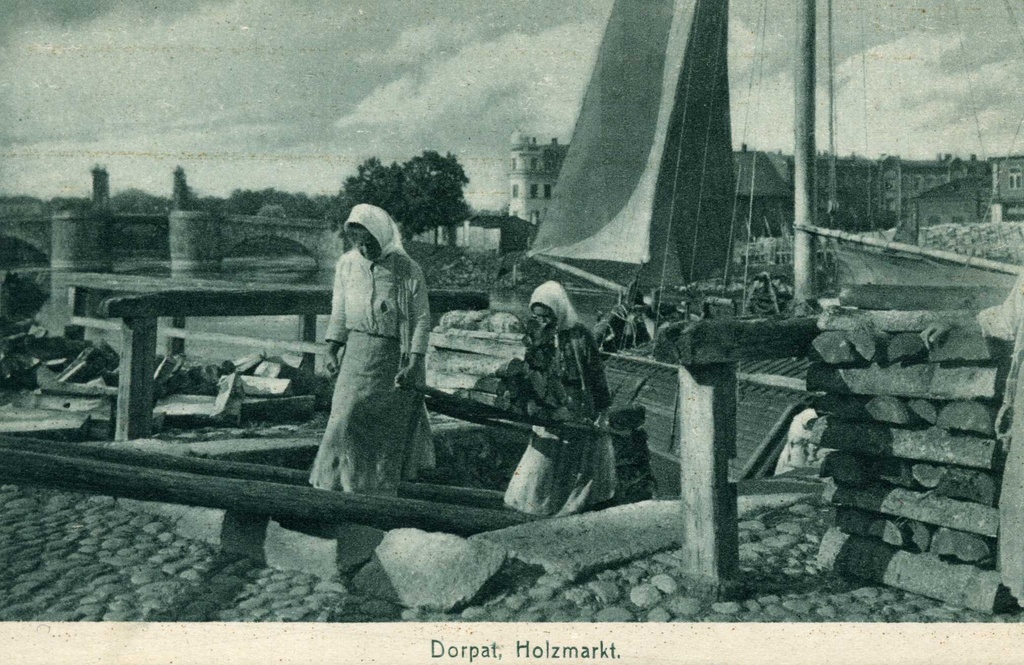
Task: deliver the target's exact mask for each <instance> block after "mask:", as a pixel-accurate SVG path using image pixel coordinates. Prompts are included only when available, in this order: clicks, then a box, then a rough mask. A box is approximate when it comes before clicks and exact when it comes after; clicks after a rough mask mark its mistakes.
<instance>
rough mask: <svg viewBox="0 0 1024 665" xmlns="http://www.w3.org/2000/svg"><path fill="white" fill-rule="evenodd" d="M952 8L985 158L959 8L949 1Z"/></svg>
mask: <svg viewBox="0 0 1024 665" xmlns="http://www.w3.org/2000/svg"><path fill="white" fill-rule="evenodd" d="M950 6H952V8H953V20H955V21H956V29H957V38H958V40H959V43H960V64H961V65H962V66H963V69H964V75H965V76H966V77H967V90H968V92H969V93H970V96H971V112H972V113H973V115H974V128H975V130H976V131H977V132H978V145H979V146H981V158H982V159H985V155H986V150H985V137H984V136H982V134H981V118H979V117H978V101H977V98H976V97H975V94H974V79H972V78H971V73H970V70H969V69H968V68H967V49H966V48H964V26H963V24H962V23H961V22H960V10H959V9H957V7H956V3H955V2H953V3H950Z"/></svg>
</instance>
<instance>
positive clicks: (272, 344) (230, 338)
mask: <svg viewBox="0 0 1024 665" xmlns="http://www.w3.org/2000/svg"><path fill="white" fill-rule="evenodd" d="M160 334H161V335H166V336H168V337H180V338H181V339H185V340H192V341H196V342H214V343H216V344H225V345H233V346H248V347H252V348H258V349H263V350H265V351H285V352H290V353H303V354H306V353H312V354H319V353H327V345H326V344H318V343H316V342H296V341H292V340H282V339H266V338H262V337H246V336H244V335H229V334H226V333H217V332H207V331H205V330H182V329H178V328H165V329H164V330H161V331H160Z"/></svg>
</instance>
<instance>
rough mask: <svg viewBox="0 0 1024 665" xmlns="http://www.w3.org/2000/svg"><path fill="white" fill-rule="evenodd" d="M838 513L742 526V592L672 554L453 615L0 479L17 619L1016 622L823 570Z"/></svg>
mask: <svg viewBox="0 0 1024 665" xmlns="http://www.w3.org/2000/svg"><path fill="white" fill-rule="evenodd" d="M827 521H828V510H827V509H826V508H823V507H820V506H817V505H815V504H814V502H813V501H811V500H808V501H807V502H804V503H800V504H797V505H795V506H792V507H790V508H786V509H781V510H776V511H772V512H768V513H765V514H763V515H760V516H759V517H757V518H755V519H750V520H747V521H744V522H741V523H740V525H739V526H740V542H741V545H740V558H741V572H742V577H741V581H740V584H741V588H740V592H739V594H738V598H739V600H737V601H735V602H720V603H707V602H701V601H699V600H697V599H695V598H691V597H688V596H687V595H686V592H685V591H684V590H683V589H682V587H681V585H680V577H679V560H678V559H677V557H676V556H675V553H674V552H672V551H667V552H661V553H657V554H654V555H653V556H650V557H647V558H645V559H641V560H638V561H634V562H632V563H629V564H626V565H623V566H620V567H616V568H612V569H608V570H603V571H600V572H598V573H597V574H595V575H592V576H590V577H588V578H585V579H582V580H578V581H576V582H573V583H565V582H564V580H559V579H556V578H553V577H551V576H547V575H545V576H541V577H540V578H539V579H537V578H529V579H523V580H522V581H521V582H520V583H518V584H517V585H515V586H514V588H509V589H507V590H505V591H503V592H502V593H500V594H498V595H496V596H491V597H489V598H486V599H484V600H483V601H482V602H481V603H480V604H475V605H472V606H469V607H467V608H465V609H463V610H462V611H461V612H456V613H454V614H439V613H433V612H418V611H414V610H406V609H403V608H401V607H398V606H396V605H393V604H391V603H388V602H384V601H381V600H377V599H372V598H365V597H360V596H358V595H356V594H352V593H349V592H348V590H347V586H346V583H345V581H344V580H321V579H319V578H317V577H314V576H312V575H308V574H303V573H299V572H294V571H285V570H276V569H272V568H266V567H261V566H258V565H255V564H253V563H252V562H249V561H246V560H238V559H228V558H224V557H223V556H219V555H217V553H216V552H214V551H213V549H212V548H211V547H210V546H208V545H206V544H205V543H201V542H196V541H190V540H187V539H185V538H182V537H180V536H178V535H176V534H174V533H173V532H171V531H170V529H169V524H168V523H167V522H165V521H164V520H162V519H161V518H158V517H154V516H152V515H146V514H138V513H133V512H130V511H128V510H126V509H124V508H122V507H120V506H119V505H117V504H116V502H115V501H114V500H113V499H111V498H108V497H87V496H82V495H78V494H72V493H66V492H55V491H44V490H38V489H33V488H22V487H17V486H13V485H6V486H3V487H0V561H2V562H4V563H3V565H2V566H0V620H6V621H19V620H34V621H140V620H142V621H146V620H150V621H156V620H159V621H190V620H191V621H399V620H407V621H656V622H657V621H689V622H696V621H709V622H736V621H757V622H774V621H821V622H824V621H883V622H895V621H912V622H950V621H957V622H967V621H976V622H981V621H989V622H992V621H998V622H1005V621H1018V620H1020V618H1021V615H1019V614H1018V615H1008V616H1007V615H1004V616H995V617H993V616H987V615H984V614H979V613H977V612H971V611H967V610H962V609H957V608H953V607H949V606H946V605H943V604H942V603H939V602H937V601H933V600H930V599H927V598H923V597H921V596H916V595H914V594H908V593H904V592H901V591H897V590H893V589H887V588H880V587H873V586H863V585H858V584H856V583H852V582H849V581H845V580H842V579H840V578H838V577H836V576H834V575H831V574H829V573H824V572H822V571H820V570H818V568H817V566H816V564H815V556H816V553H817V548H818V541H819V539H820V538H821V535H822V534H823V533H824V531H825V528H826V525H827Z"/></svg>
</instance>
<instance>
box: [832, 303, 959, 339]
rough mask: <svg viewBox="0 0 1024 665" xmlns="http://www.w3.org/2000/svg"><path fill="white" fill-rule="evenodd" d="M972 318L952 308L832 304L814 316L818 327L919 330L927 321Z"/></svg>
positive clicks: (890, 330) (949, 321) (893, 330)
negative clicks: (866, 307) (897, 308)
mask: <svg viewBox="0 0 1024 665" xmlns="http://www.w3.org/2000/svg"><path fill="white" fill-rule="evenodd" d="M972 321H974V312H969V311H965V310H954V311H931V310H922V311H911V312H898V311H869V310H862V309H850V308H844V307H834V308H830V309H827V310H825V312H824V313H823V314H822V315H821V316H820V317H818V328H819V329H820V330H851V331H852V330H861V329H863V328H865V327H867V328H870V329H873V330H877V331H879V332H889V333H902V332H921V331H922V330H924V329H925V328H927V327H928V326H930V325H936V324H940V323H941V324H946V325H964V324H970V323H971V322H972Z"/></svg>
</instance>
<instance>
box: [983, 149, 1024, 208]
mask: <svg viewBox="0 0 1024 665" xmlns="http://www.w3.org/2000/svg"><path fill="white" fill-rule="evenodd" d="M990 162H991V165H990V168H991V178H992V221H994V222H1024V155H1011V156H1009V157H999V158H993V159H992V160H990Z"/></svg>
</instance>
